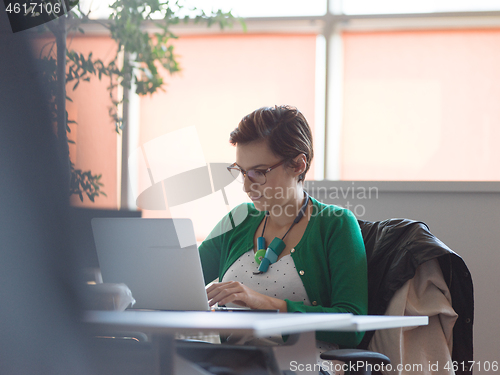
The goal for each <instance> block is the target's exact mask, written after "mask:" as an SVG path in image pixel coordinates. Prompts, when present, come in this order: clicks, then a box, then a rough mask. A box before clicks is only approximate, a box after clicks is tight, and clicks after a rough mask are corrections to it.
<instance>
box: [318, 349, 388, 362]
mask: <svg viewBox="0 0 500 375" xmlns="http://www.w3.org/2000/svg"><path fill="white" fill-rule="evenodd" d="M320 357H321V359H328V360H331V361H342V362H345V363H350V362H357V361H362V362H366V363H370V364H372V365H376V364H379V365H380V364H384V365H387V364H389V363H391V360H390V359H389V357H387V356H386V355H384V354H381V353H377V352H372V351H369V350H362V349H338V350H329V351H327V352H324V353H323V354H321V355H320Z"/></svg>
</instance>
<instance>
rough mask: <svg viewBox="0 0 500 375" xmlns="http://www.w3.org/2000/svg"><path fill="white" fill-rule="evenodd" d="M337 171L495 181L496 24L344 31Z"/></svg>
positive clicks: (499, 166) (365, 176) (358, 176)
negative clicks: (475, 27) (339, 168)
mask: <svg viewBox="0 0 500 375" xmlns="http://www.w3.org/2000/svg"><path fill="white" fill-rule="evenodd" d="M343 42H344V58H345V61H344V73H345V74H344V122H343V135H342V144H343V148H342V153H341V158H342V179H345V180H351V179H352V180H500V149H499V148H498V147H497V143H498V141H499V140H500V106H499V105H498V103H500V85H499V84H498V82H500V70H499V69H498V67H499V66H500V51H499V50H498V48H497V46H498V45H499V43H500V30H499V29H492V30H450V31H449V30H445V31H442V30H441V31H394V32H346V33H344V34H343Z"/></svg>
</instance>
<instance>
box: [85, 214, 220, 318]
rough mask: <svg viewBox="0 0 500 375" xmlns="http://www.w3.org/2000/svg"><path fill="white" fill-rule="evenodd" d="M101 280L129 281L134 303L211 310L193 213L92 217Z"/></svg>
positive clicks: (158, 307) (140, 306) (145, 306)
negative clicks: (173, 216) (188, 216)
mask: <svg viewBox="0 0 500 375" xmlns="http://www.w3.org/2000/svg"><path fill="white" fill-rule="evenodd" d="M92 231H93V234H94V241H95V246H96V251H97V257H98V260H99V266H100V268H101V274H102V279H103V282H105V283H125V284H126V285H127V286H128V287H129V288H130V290H131V291H132V296H133V297H134V299H135V300H136V303H135V304H134V306H133V308H134V309H148V310H149V309H151V310H191V311H208V310H210V308H209V305H208V300H207V293H206V291H205V282H204V279H203V272H202V268H201V262H200V255H199V253H198V247H197V245H196V238H195V234H194V228H193V223H192V222H191V220H190V219H142V218H94V219H92Z"/></svg>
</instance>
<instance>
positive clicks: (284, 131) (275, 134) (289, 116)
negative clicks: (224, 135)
mask: <svg viewBox="0 0 500 375" xmlns="http://www.w3.org/2000/svg"><path fill="white" fill-rule="evenodd" d="M258 140H264V141H266V142H267V145H268V146H269V148H270V149H271V151H272V152H273V153H274V154H275V155H276V156H279V157H281V158H283V159H286V160H287V163H286V165H288V166H291V167H292V168H295V167H297V165H296V163H294V161H293V160H292V159H293V158H295V157H297V156H298V155H300V154H304V155H305V156H306V169H305V171H304V172H303V173H302V174H301V175H300V176H299V181H300V180H303V179H304V177H305V175H306V173H307V171H308V170H309V167H310V166H311V161H312V158H313V156H314V151H313V140H312V135H311V128H310V127H309V124H308V123H307V120H306V118H305V117H304V115H303V114H302V113H301V112H300V111H299V110H298V109H297V108H295V107H291V106H288V105H281V106H274V107H262V108H259V109H257V110H255V111H253V112H252V113H250V114H249V115H246V116H245V117H243V119H242V120H241V121H240V123H239V124H238V127H237V128H236V129H234V130H233V131H232V132H231V134H230V136H229V142H231V144H232V145H233V146H236V144H238V143H240V144H245V143H250V142H253V141H258Z"/></svg>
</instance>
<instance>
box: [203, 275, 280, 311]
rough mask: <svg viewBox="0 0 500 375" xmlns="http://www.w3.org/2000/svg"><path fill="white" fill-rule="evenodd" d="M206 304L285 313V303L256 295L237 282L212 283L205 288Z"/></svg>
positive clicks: (262, 295)
mask: <svg viewBox="0 0 500 375" xmlns="http://www.w3.org/2000/svg"><path fill="white" fill-rule="evenodd" d="M207 296H208V303H209V304H210V306H213V305H215V304H216V303H218V304H219V306H222V305H225V304H227V303H234V304H236V305H240V306H243V307H250V308H251V309H259V310H266V309H267V310H279V311H280V312H286V310H287V309H286V302H285V301H283V300H281V299H278V298H272V297H269V296H266V295H264V294H260V293H257V292H256V291H254V290H252V289H250V288H249V287H247V286H246V285H243V284H242V283H240V282H238V281H226V282H222V283H214V284H212V285H211V286H210V287H208V288H207Z"/></svg>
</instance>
